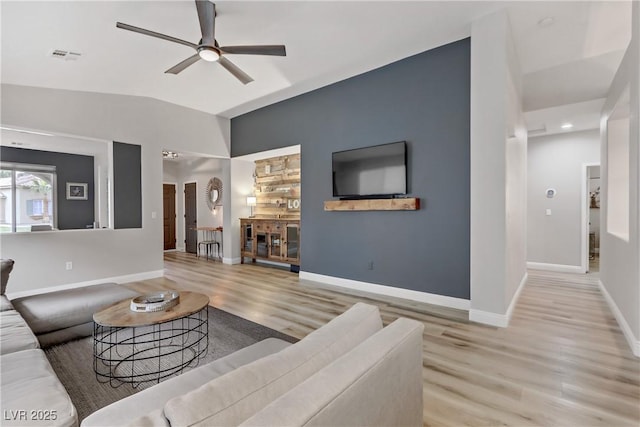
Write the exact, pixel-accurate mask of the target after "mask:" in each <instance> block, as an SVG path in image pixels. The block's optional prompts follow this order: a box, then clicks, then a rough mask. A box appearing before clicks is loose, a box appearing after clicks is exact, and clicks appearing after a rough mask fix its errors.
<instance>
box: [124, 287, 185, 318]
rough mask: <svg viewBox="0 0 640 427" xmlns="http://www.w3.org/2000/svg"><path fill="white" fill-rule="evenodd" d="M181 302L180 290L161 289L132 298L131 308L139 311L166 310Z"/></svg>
mask: <svg viewBox="0 0 640 427" xmlns="http://www.w3.org/2000/svg"><path fill="white" fill-rule="evenodd" d="M179 302H180V293H179V292H178V291H160V292H154V293H152V294H147V295H140V296H138V297H135V298H133V299H132V300H131V305H130V306H129V308H130V309H131V311H135V312H138V313H149V312H153V311H164V310H167V309H169V308H171V307H173V306H175V305H178V303H179Z"/></svg>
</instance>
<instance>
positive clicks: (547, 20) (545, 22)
mask: <svg viewBox="0 0 640 427" xmlns="http://www.w3.org/2000/svg"><path fill="white" fill-rule="evenodd" d="M555 22H556V19H555V18H554V17H553V16H547V17H544V18H542V19H541V20H539V21H538V27H540V28H546V27H550V26H552V25H553V24H555Z"/></svg>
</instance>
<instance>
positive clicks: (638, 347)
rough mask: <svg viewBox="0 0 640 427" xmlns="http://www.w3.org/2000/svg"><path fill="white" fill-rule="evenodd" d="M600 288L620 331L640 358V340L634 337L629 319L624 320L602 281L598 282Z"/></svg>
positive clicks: (635, 354) (634, 353)
mask: <svg viewBox="0 0 640 427" xmlns="http://www.w3.org/2000/svg"><path fill="white" fill-rule="evenodd" d="M598 287H599V288H600V292H602V295H604V299H605V300H606V301H607V304H609V308H610V309H611V311H612V312H613V316H614V317H615V318H616V321H617V322H618V325H620V329H622V333H623V334H624V337H625V338H626V339H627V343H628V344H629V347H631V351H632V352H633V355H634V356H636V357H640V340H638V338H636V337H635V336H634V335H633V331H632V330H631V327H630V326H629V323H627V319H625V318H624V316H623V315H622V312H621V311H620V309H619V308H618V305H617V304H616V302H615V301H614V300H613V298H612V297H611V295H610V294H609V291H607V288H605V287H604V284H603V283H602V280H598Z"/></svg>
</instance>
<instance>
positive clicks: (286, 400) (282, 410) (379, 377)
mask: <svg viewBox="0 0 640 427" xmlns="http://www.w3.org/2000/svg"><path fill="white" fill-rule="evenodd" d="M423 329H424V325H423V324H422V323H420V322H416V321H415V320H409V319H398V320H396V321H395V322H393V323H392V324H391V325H389V326H387V327H386V328H384V329H383V330H382V331H380V332H378V333H377V334H375V335H373V336H372V337H370V338H369V339H368V340H366V341H365V342H363V343H362V344H360V345H359V346H358V347H356V348H355V349H353V350H351V351H350V352H349V353H347V354H345V355H344V356H342V357H341V358H339V359H337V360H336V361H335V362H334V363H332V364H330V365H328V366H327V367H325V368H324V369H322V370H320V371H318V372H317V373H316V374H315V375H313V376H312V377H310V378H309V379H308V380H306V381H304V382H303V383H302V384H300V385H299V386H297V387H295V388H293V389H292V390H290V391H289V392H287V393H286V394H284V395H283V396H281V397H280V398H278V399H276V400H274V401H273V402H271V403H270V404H269V405H268V406H266V407H265V408H264V409H263V410H261V411H259V412H257V413H256V414H254V415H253V416H252V417H251V418H249V419H248V420H247V421H245V422H244V423H243V424H242V425H243V426H346V425H351V426H372V425H379V426H422V411H423V402H422V387H423V384H422V333H423Z"/></svg>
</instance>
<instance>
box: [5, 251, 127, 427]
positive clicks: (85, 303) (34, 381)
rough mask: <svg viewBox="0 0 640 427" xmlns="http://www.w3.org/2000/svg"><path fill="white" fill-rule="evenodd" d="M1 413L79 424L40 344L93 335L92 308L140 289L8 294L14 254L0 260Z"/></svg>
mask: <svg viewBox="0 0 640 427" xmlns="http://www.w3.org/2000/svg"><path fill="white" fill-rule="evenodd" d="M0 264H1V266H0V267H1V272H2V288H1V289H0V310H1V311H0V397H1V400H0V413H1V414H2V422H1V424H2V425H3V426H60V427H68V426H77V425H78V414H77V412H76V409H75V407H74V406H73V403H72V402H71V398H70V397H69V394H68V393H67V391H66V390H65V389H64V387H63V385H62V383H61V382H60V381H59V380H58V377H57V376H56V374H55V372H54V371H53V368H52V367H51V364H50V363H49V361H48V360H47V357H46V356H45V354H44V351H42V349H41V348H44V347H48V346H50V345H54V344H58V343H61V342H65V341H68V340H71V339H76V338H82V337H86V336H90V335H91V333H92V330H91V327H87V326H88V325H91V319H92V316H93V313H94V312H95V311H96V310H97V309H100V308H101V307H104V306H106V305H109V304H112V303H113V302H116V301H120V300H122V299H125V298H130V297H131V296H135V295H137V294H136V293H135V292H133V291H131V290H129V289H127V288H125V287H122V286H120V285H117V284H115V283H105V284H102V285H96V286H90V287H85V288H77V289H71V290H63V291H57V292H51V293H47V294H41V295H33V296H28V297H23V298H19V299H16V300H13V301H10V300H9V299H8V298H7V297H6V296H5V291H6V288H7V283H8V280H9V275H10V273H11V271H12V269H13V265H14V262H13V260H5V259H3V260H0Z"/></svg>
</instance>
